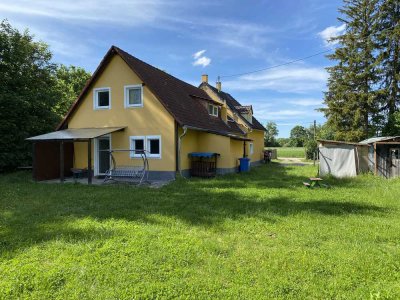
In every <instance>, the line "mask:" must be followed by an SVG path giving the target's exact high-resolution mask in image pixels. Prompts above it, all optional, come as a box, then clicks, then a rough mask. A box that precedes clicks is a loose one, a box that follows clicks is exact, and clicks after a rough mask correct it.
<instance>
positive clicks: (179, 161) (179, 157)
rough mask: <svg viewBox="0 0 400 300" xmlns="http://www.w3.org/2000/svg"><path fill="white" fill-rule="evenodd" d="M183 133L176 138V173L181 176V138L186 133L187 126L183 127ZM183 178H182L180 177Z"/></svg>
mask: <svg viewBox="0 0 400 300" xmlns="http://www.w3.org/2000/svg"><path fill="white" fill-rule="evenodd" d="M182 128H183V133H182V134H181V135H180V136H179V138H178V171H179V174H180V175H181V176H182V169H181V148H182V138H183V137H184V136H185V135H186V133H187V129H188V128H187V126H183V127H182ZM182 177H183V176H182Z"/></svg>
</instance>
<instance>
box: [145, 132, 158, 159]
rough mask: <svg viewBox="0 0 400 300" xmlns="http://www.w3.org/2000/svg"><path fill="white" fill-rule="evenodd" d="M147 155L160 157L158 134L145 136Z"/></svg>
mask: <svg viewBox="0 0 400 300" xmlns="http://www.w3.org/2000/svg"><path fill="white" fill-rule="evenodd" d="M146 140H147V148H146V150H147V153H146V154H147V156H148V157H157V158H161V137H160V136H159V135H157V136H156V135H154V136H147V137H146Z"/></svg>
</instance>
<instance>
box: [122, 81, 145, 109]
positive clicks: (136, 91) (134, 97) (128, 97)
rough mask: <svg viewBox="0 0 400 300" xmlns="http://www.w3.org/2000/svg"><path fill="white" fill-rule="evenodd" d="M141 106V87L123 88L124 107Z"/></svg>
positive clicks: (128, 86)
mask: <svg viewBox="0 0 400 300" xmlns="http://www.w3.org/2000/svg"><path fill="white" fill-rule="evenodd" d="M138 106H143V89H142V86H141V85H127V86H125V107H138Z"/></svg>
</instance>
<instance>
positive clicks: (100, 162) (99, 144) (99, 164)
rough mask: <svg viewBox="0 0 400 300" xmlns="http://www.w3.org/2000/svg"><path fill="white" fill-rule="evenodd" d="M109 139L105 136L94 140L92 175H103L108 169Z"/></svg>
mask: <svg viewBox="0 0 400 300" xmlns="http://www.w3.org/2000/svg"><path fill="white" fill-rule="evenodd" d="M110 150H111V137H110V136H109V135H105V136H102V137H98V138H96V139H95V154H94V155H95V166H94V175H95V176H98V175H104V174H105V173H106V171H108V170H109V169H110Z"/></svg>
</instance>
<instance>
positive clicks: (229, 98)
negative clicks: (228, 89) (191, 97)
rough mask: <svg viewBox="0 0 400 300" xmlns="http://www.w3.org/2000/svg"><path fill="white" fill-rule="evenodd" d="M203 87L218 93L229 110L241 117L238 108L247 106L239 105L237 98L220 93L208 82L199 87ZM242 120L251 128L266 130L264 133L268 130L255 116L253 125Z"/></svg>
mask: <svg viewBox="0 0 400 300" xmlns="http://www.w3.org/2000/svg"><path fill="white" fill-rule="evenodd" d="M202 85H207V86H208V87H209V88H210V89H211V90H212V91H213V92H214V93H216V94H217V95H219V97H220V98H222V99H224V100H225V101H226V104H227V105H228V106H229V108H230V109H231V110H232V111H233V112H236V113H237V114H238V115H239V116H241V112H240V111H239V110H238V109H237V108H236V107H245V106H243V105H241V104H240V103H239V101H237V100H236V99H235V98H233V97H232V96H231V95H230V94H228V93H225V92H223V91H220V92H218V90H217V89H216V88H215V87H213V86H212V85H210V84H208V83H206V82H203V83H201V84H200V86H199V87H201V86H202ZM242 120H243V121H244V122H246V124H247V125H248V126H250V128H253V129H258V130H264V131H265V130H266V129H265V127H264V126H263V125H261V123H260V122H258V120H257V119H256V118H255V117H254V116H253V120H252V121H253V122H252V123H250V122H248V121H247V120H246V119H245V118H244V117H242Z"/></svg>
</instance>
